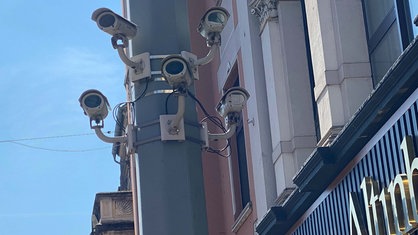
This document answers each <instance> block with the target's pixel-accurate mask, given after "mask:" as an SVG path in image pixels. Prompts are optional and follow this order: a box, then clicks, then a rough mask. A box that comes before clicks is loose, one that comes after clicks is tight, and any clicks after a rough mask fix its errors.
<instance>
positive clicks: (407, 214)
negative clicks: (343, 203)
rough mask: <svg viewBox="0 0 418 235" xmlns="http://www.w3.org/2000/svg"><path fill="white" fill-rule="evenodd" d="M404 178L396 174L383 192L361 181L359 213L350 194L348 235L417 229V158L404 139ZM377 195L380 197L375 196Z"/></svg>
mask: <svg viewBox="0 0 418 235" xmlns="http://www.w3.org/2000/svg"><path fill="white" fill-rule="evenodd" d="M400 148H401V150H402V152H403V155H404V159H405V169H406V174H398V175H396V176H395V178H394V179H393V180H392V182H390V184H389V185H388V187H387V188H383V189H382V190H381V191H380V190H379V184H378V182H376V181H375V180H373V179H372V178H371V177H365V178H364V179H363V181H362V183H361V185H360V188H361V189H362V191H363V200H364V205H365V212H366V213H365V214H364V215H365V217H366V222H367V225H365V224H364V219H363V216H362V215H363V213H362V212H361V210H360V206H359V205H360V204H359V202H358V198H357V195H356V193H354V192H350V234H351V235H353V234H356V235H363V234H370V235H374V234H379V235H381V234H388V235H393V234H406V233H409V232H411V231H412V230H415V229H416V228H417V227H418V224H417V221H418V198H417V197H416V195H418V158H416V154H415V150H414V145H413V140H412V137H411V136H406V137H405V138H404V139H403V141H402V143H401V146H400ZM379 191H380V194H377V193H378V192H379Z"/></svg>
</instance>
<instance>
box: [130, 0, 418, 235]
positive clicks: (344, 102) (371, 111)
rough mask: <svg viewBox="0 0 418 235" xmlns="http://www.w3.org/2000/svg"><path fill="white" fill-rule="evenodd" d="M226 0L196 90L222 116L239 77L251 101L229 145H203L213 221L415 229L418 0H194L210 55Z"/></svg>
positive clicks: (229, 229) (321, 229)
mask: <svg viewBox="0 0 418 235" xmlns="http://www.w3.org/2000/svg"><path fill="white" fill-rule="evenodd" d="M213 6H220V7H223V8H225V9H227V10H228V12H229V13H230V18H229V21H228V23H227V25H226V27H225V28H224V30H223V32H222V45H221V48H220V52H219V55H217V56H216V58H215V59H214V60H213V61H212V63H211V64H209V65H206V66H201V67H200V68H199V73H200V79H199V81H198V82H196V83H195V89H196V96H197V98H198V99H199V100H200V101H201V103H202V105H203V106H205V107H206V108H207V110H209V112H210V114H211V115H217V114H216V112H215V110H214V109H212V110H213V111H212V112H211V107H215V106H216V104H217V103H218V101H219V99H220V97H221V96H222V94H223V93H224V92H225V91H226V90H228V89H229V88H231V87H234V86H241V87H244V88H245V89H246V90H247V91H248V92H249V93H250V99H249V100H248V103H247V107H246V109H244V111H243V112H242V120H241V122H240V125H239V126H238V129H237V132H236V134H235V135H234V136H233V137H232V138H231V140H230V143H229V145H228V147H227V148H225V150H224V151H223V152H221V154H218V155H217V154H214V153H207V152H204V153H203V156H202V161H203V162H202V165H203V174H204V186H205V198H206V212H207V223H208V233H209V234H213V235H215V234H231V235H232V234H239V235H248V234H321V235H323V234H404V233H406V232H411V233H412V232H413V231H414V230H416V229H417V228H418V222H417V221H418V199H416V197H415V195H418V181H417V180H418V179H417V178H416V177H417V174H418V160H417V161H415V157H416V156H417V155H416V152H415V150H418V139H417V137H418V120H417V116H418V104H417V102H418V91H417V86H418V39H417V35H418V26H417V25H418V22H417V21H418V18H417V15H418V2H417V1H416V0H247V1H238V0H223V1H222V0H220V1H219V0H218V1H215V0H199V1H189V6H188V7H189V9H188V11H189V22H190V32H191V35H190V43H191V51H192V52H193V53H194V54H196V55H197V56H198V57H199V58H200V57H203V56H205V55H206V53H207V51H208V49H207V47H206V45H205V41H204V39H203V38H202V37H201V36H200V35H199V34H198V33H197V32H196V27H197V25H198V22H199V20H200V17H201V16H202V15H203V14H204V12H205V11H206V10H207V9H209V8H210V7H213ZM131 14H132V13H131ZM139 25H140V24H139ZM199 117H200V118H201V119H204V118H205V115H204V113H203V112H200V113H199ZM209 128H212V129H213V130H216V129H215V127H209ZM224 144H226V143H223V142H220V143H219V146H218V147H219V149H223V147H224ZM127 172H128V171H126V172H125V174H126V177H124V176H122V179H123V180H125V181H126V179H128V178H129V176H128V175H127V174H128V173H127ZM125 181H124V182H125ZM173 234H175V233H173Z"/></svg>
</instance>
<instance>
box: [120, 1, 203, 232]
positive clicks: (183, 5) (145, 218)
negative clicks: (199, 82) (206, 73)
mask: <svg viewBox="0 0 418 235" xmlns="http://www.w3.org/2000/svg"><path fill="white" fill-rule="evenodd" d="M125 4H126V7H127V9H128V12H129V19H130V20H131V21H132V22H134V23H136V24H137V25H138V26H139V27H138V28H139V32H138V34H137V35H136V37H135V38H134V39H133V40H132V42H131V45H130V51H131V53H132V56H135V55H139V54H142V53H144V52H148V53H149V54H150V57H149V58H150V67H151V77H150V78H146V79H141V80H139V81H137V82H135V85H134V90H135V92H134V93H135V98H138V96H140V95H141V94H143V95H142V96H143V97H142V98H140V99H138V100H137V101H136V102H135V104H134V107H135V109H134V111H135V122H136V126H138V127H139V131H138V132H137V138H136V151H135V152H136V153H137V155H136V159H135V160H136V168H137V172H136V179H137V185H135V186H136V188H137V190H138V195H137V196H138V214H139V230H140V234H145V235H146V234H173V233H175V234H183V235H194V234H202V235H204V234H207V233H208V229H207V221H206V206H205V194H204V185H203V172H202V160H201V141H200V125H199V124H198V122H197V114H196V109H195V103H194V101H193V100H191V99H190V98H189V97H183V96H184V94H179V93H173V88H172V87H171V86H170V85H169V84H167V82H166V81H165V80H164V79H163V78H162V75H161V62H162V60H163V59H164V58H165V57H166V56H168V55H171V54H180V53H181V51H190V32H189V24H188V12H187V9H188V1H187V0H173V1H156V0H129V1H125ZM188 89H189V90H190V91H191V92H193V87H189V88H188ZM184 98H186V99H185V106H184V110H182V112H184V114H183V120H184V127H183V128H184V131H185V138H184V140H181V141H176V140H168V141H161V126H160V115H166V114H173V115H175V114H176V112H177V111H178V108H179V107H178V104H179V103H181V102H178V99H181V100H182V99H184ZM163 121H165V120H163ZM134 167H135V166H134Z"/></svg>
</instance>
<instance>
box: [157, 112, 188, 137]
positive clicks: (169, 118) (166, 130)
mask: <svg viewBox="0 0 418 235" xmlns="http://www.w3.org/2000/svg"><path fill="white" fill-rule="evenodd" d="M175 117H176V115H160V129H161V141H167V140H177V141H185V140H186V135H185V132H184V119H183V118H181V120H180V122H179V123H178V125H177V128H173V127H172V125H171V124H172V122H173V121H174V120H175Z"/></svg>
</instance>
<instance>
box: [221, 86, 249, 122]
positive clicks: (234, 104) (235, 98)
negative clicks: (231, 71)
mask: <svg viewBox="0 0 418 235" xmlns="http://www.w3.org/2000/svg"><path fill="white" fill-rule="evenodd" d="M249 97H250V94H249V93H248V91H247V90H245V89H244V88H241V87H232V88H230V89H228V90H227V91H226V92H225V94H224V95H223V96H222V98H221V100H220V102H219V104H218V105H217V106H216V111H218V113H219V114H220V115H221V116H222V117H223V118H227V117H228V115H229V114H232V113H239V112H241V111H242V109H243V108H244V106H245V104H246V103H247V100H248V98H249Z"/></svg>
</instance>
